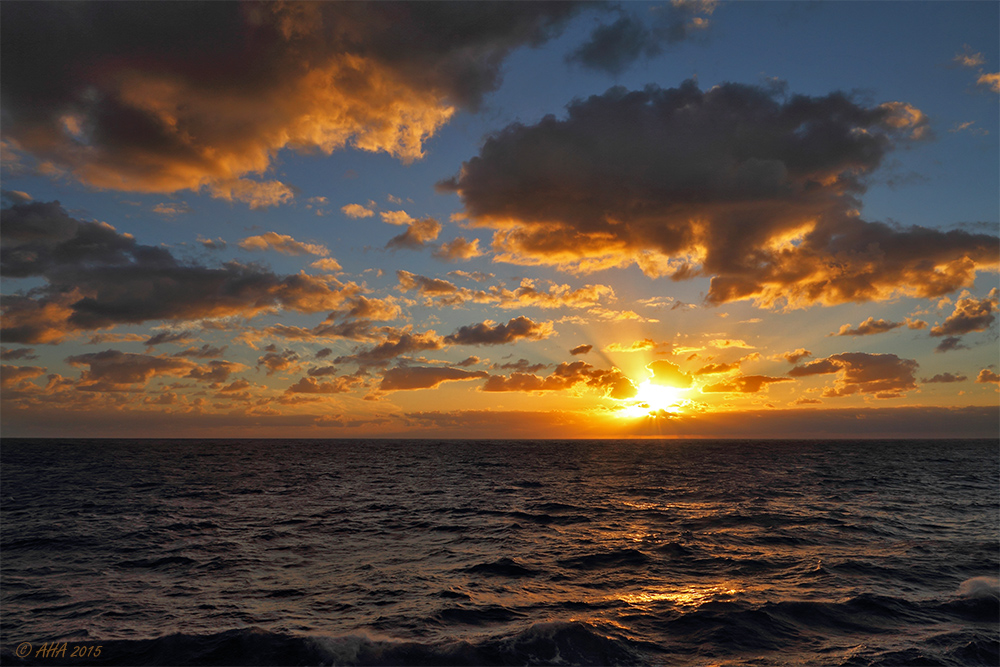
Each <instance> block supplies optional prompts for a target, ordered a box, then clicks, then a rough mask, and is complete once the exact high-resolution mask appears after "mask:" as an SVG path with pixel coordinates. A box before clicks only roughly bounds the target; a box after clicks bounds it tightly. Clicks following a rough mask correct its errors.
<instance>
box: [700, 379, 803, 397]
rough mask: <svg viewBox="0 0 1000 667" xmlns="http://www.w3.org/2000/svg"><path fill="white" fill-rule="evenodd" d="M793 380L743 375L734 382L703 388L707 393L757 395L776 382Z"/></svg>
mask: <svg viewBox="0 0 1000 667" xmlns="http://www.w3.org/2000/svg"><path fill="white" fill-rule="evenodd" d="M789 381H791V378H785V377H769V376H767V375H741V376H739V377H735V378H733V379H732V380H726V381H725V382H719V383H717V384H710V385H706V386H704V387H702V388H701V390H702V391H703V392H705V393H711V392H725V393H739V394H756V393H758V392H760V391H761V390H763V389H765V388H766V387H767V386H768V385H770V384H774V383H775V382H789Z"/></svg>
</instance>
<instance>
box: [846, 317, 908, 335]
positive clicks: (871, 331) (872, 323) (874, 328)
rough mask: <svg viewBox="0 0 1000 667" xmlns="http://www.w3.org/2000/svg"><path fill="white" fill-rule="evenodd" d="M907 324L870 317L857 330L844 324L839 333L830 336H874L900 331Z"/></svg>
mask: <svg viewBox="0 0 1000 667" xmlns="http://www.w3.org/2000/svg"><path fill="white" fill-rule="evenodd" d="M904 324H905V322H889V321H887V320H883V319H878V320H876V319H875V318H874V317H869V318H868V319H867V320H865V321H864V322H862V323H861V324H859V325H858V327H857V328H856V329H852V328H851V325H850V324H844V325H842V326H841V327H840V331H838V332H837V333H832V334H830V335H831V336H872V335H875V334H880V333H885V332H887V331H892V330H893V329H898V328H899V327H901V326H903V325H904Z"/></svg>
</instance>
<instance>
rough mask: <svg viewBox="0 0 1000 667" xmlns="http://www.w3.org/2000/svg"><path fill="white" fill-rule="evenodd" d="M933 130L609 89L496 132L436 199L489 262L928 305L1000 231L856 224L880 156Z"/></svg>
mask: <svg viewBox="0 0 1000 667" xmlns="http://www.w3.org/2000/svg"><path fill="white" fill-rule="evenodd" d="M928 132H929V131H928V125H927V118H926V117H925V116H924V115H923V114H922V113H921V112H920V111H918V110H916V109H914V108H912V107H910V106H908V105H906V104H904V103H899V102H890V103H885V104H882V105H878V106H867V105H864V104H861V103H859V102H857V101H855V100H854V99H852V98H851V97H849V96H848V95H846V94H844V93H839V92H835V93H831V94H829V95H826V96H823V97H809V96H804V95H794V96H788V97H787V98H785V97H782V96H780V95H779V94H778V93H776V92H774V91H773V90H769V89H766V88H763V87H757V86H748V85H740V84H734V83H727V84H723V85H720V86H716V87H715V88H712V89H710V90H707V91H702V90H700V89H699V88H698V86H697V84H696V83H694V82H692V81H688V82H686V83H684V84H683V85H682V86H681V87H679V88H674V89H667V90H663V89H660V88H657V87H655V86H650V87H647V88H646V89H644V90H641V91H628V90H625V89H623V88H613V89H611V90H609V91H608V92H607V93H605V94H604V95H596V96H592V97H590V98H588V99H585V100H577V101H574V102H573V103H571V104H570V105H569V106H568V114H567V117H566V118H565V119H557V118H556V117H554V116H547V117H545V118H543V119H542V120H541V121H539V122H538V123H537V124H535V125H530V126H528V125H522V124H513V125H510V126H508V127H507V128H505V129H503V130H502V131H500V132H498V133H496V134H494V135H492V136H491V137H489V138H488V139H487V140H486V142H485V143H484V144H483V146H482V149H481V150H480V153H479V155H478V156H477V157H474V158H472V159H471V160H469V161H467V162H465V163H464V164H463V166H462V169H461V172H460V173H459V174H458V175H457V176H456V177H454V178H452V179H451V180H448V181H444V182H442V183H439V188H440V189H441V190H443V191H452V192H457V193H458V194H459V195H460V197H461V199H462V203H463V205H464V209H465V215H466V216H467V218H468V219H469V221H470V223H471V224H473V225H476V226H483V227H493V228H495V229H496V230H497V231H496V232H495V234H494V237H493V249H494V251H495V252H496V259H497V260H499V261H507V262H513V263H518V264H549V265H555V266H558V267H560V268H563V269H566V270H571V271H576V272H588V271H595V270H600V269H606V268H611V267H621V266H626V265H629V264H633V263H634V264H636V265H638V266H639V267H640V268H641V269H642V270H643V271H645V272H646V273H647V274H648V275H651V276H660V275H672V276H673V277H674V278H675V279H678V280H679V279H687V278H691V277H695V276H710V277H711V278H712V282H711V287H710V290H709V292H708V295H707V300H708V301H709V302H710V303H715V304H721V303H726V302H729V301H738V300H746V299H752V300H754V301H756V302H757V303H758V304H761V305H765V306H775V305H777V304H781V303H788V304H790V305H793V306H795V305H806V304H810V303H815V302H820V303H828V304H833V303H843V302H863V301H871V300H880V299H886V298H889V297H890V296H892V295H894V294H906V295H912V296H919V297H933V296H940V295H943V294H946V293H948V292H951V291H953V290H955V289H958V288H960V287H962V286H964V285H971V284H972V282H973V279H974V277H975V274H976V271H977V270H981V269H985V268H993V267H996V266H997V264H998V260H997V253H996V247H997V243H998V239H997V237H996V236H995V235H991V234H984V233H980V234H973V233H969V232H966V231H962V230H952V231H947V232H943V231H938V230H934V229H926V228H922V227H908V228H904V227H897V226H893V225H889V224H884V223H879V222H867V221H864V220H862V219H861V218H860V217H859V215H858V208H859V206H860V202H859V199H858V197H859V196H860V195H861V194H862V193H863V192H864V190H865V184H866V178H867V177H868V176H869V175H870V174H871V173H872V172H873V171H874V170H876V169H877V168H878V166H879V165H880V163H881V162H882V159H883V157H884V156H885V155H886V154H887V153H888V152H889V151H891V150H893V148H894V147H895V146H897V145H900V144H902V143H906V142H910V141H913V140H915V139H918V138H921V137H926V136H927V135H928Z"/></svg>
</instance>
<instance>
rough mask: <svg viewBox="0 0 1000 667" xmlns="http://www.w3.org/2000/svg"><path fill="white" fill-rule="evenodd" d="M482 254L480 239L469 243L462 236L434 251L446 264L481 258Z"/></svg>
mask: <svg viewBox="0 0 1000 667" xmlns="http://www.w3.org/2000/svg"><path fill="white" fill-rule="evenodd" d="M482 254H483V252H482V250H480V249H479V239H472V241H469V240H468V239H465V238H463V237H461V236H459V237H458V238H456V239H454V240H452V241H449V242H448V243H445V244H444V245H442V246H441V247H440V248H438V249H437V250H435V251H434V256H435V257H437V258H438V259H441V260H444V261H446V262H453V261H455V260H467V259H472V258H473V257H480V256H482Z"/></svg>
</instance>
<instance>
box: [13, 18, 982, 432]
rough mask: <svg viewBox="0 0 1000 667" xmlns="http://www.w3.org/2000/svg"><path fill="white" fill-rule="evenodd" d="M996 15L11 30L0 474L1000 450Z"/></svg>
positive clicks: (148, 22) (193, 22) (62, 25)
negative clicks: (60, 440) (202, 457)
mask: <svg viewBox="0 0 1000 667" xmlns="http://www.w3.org/2000/svg"><path fill="white" fill-rule="evenodd" d="M998 26H1000V4H997V3H995V2H819V3H804V2H789V3H764V2H744V3H726V2H711V1H698V0H681V1H675V2H666V3H642V2H628V3H623V4H615V3H610V4H605V3H575V2H556V3H542V2H516V3H515V2H510V3H505V2H501V3H496V4H492V3H480V2H476V3H435V2H419V3H391V2H378V3H370V4H369V3H364V2H352V3H329V4H328V3H304V4H296V3H283V2H282V3H244V4H241V3H229V2H205V3H202V2H183V3H154V2H144V3H135V4H132V3H89V2H80V3H67V4H62V3H49V2H46V3H35V2H28V3H21V2H13V1H9V0H8V1H5V2H3V3H2V4H0V33H2V34H0V51H2V53H0V56H2V57H0V114H2V115H0V134H2V156H0V157H2V174H0V177H2V189H3V209H2V213H0V241H2V243H0V260H2V266H0V275H2V299H0V308H2V315H3V317H2V325H0V329H2V331H0V340H2V343H3V346H2V353H0V356H2V361H3V375H2V394H0V396H2V406H0V419H2V427H3V434H4V435H5V436H7V437H12V436H19V437H35V436H37V437H275V438H280V437H314V438H325V437H352V438H364V437H414V438H438V437H442V438H443V437H470V438H484V437H491V438H603V437H644V436H661V437H674V436H677V437H726V438H751V437H753V438H766V437H781V438H826V437H836V438H856V437H924V436H927V437H996V435H997V433H998V430H1000V417H998V412H1000V410H998V396H1000V393H998V381H1000V375H998V373H1000V348H998V343H997V341H998V331H997V310H998V300H1000V297H998V294H1000V280H998V269H1000V240H998V233H1000V212H998V207H1000V192H998V190H1000V185H998V184H1000V144H998V136H1000V111H998V99H1000V74H998V70H1000V28H998Z"/></svg>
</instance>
